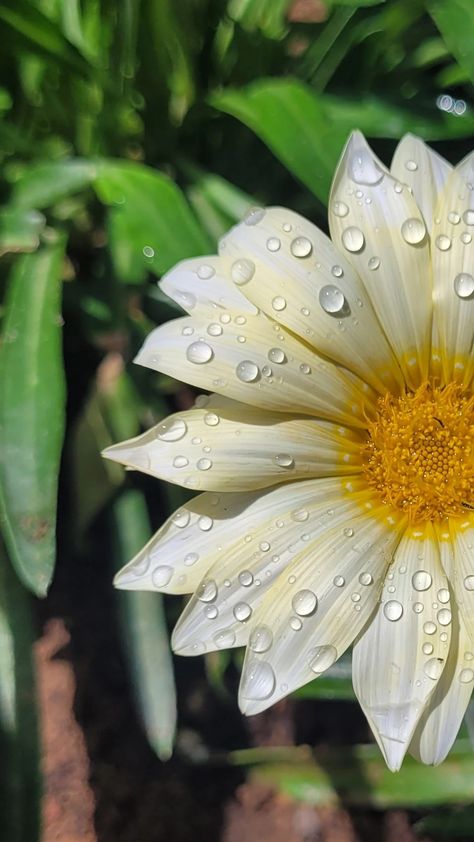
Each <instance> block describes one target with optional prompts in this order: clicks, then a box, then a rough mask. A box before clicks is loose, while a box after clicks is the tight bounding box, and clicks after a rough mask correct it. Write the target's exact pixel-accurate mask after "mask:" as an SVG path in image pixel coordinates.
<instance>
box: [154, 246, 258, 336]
mask: <svg viewBox="0 0 474 842" xmlns="http://www.w3.org/2000/svg"><path fill="white" fill-rule="evenodd" d="M159 286H160V287H161V289H162V290H163V292H165V293H166V295H168V296H169V297H170V298H172V299H173V301H176V303H177V304H179V305H180V307H182V308H183V310H186V312H188V313H190V314H192V315H193V316H199V317H202V318H204V319H212V320H214V319H215V320H217V321H219V316H220V315H222V314H223V313H225V312H226V311H227V310H231V311H232V312H233V313H256V312H257V308H256V307H255V306H254V305H253V304H252V303H251V302H250V301H248V299H247V298H245V296H244V295H243V294H242V292H241V291H240V289H239V288H238V286H236V285H235V284H234V283H232V281H231V279H230V277H229V275H228V273H226V272H225V271H224V267H223V266H222V261H221V259H220V258H219V257H217V256H216V255H213V256H212V257H194V258H192V259H191V260H182V261H181V263H178V264H177V265H176V266H174V267H173V269H171V271H170V272H167V273H166V275H164V277H163V278H162V279H161V281H160V283H159Z"/></svg>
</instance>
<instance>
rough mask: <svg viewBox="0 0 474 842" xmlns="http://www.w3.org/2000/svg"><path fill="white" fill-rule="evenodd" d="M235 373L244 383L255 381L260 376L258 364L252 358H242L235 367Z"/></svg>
mask: <svg viewBox="0 0 474 842" xmlns="http://www.w3.org/2000/svg"><path fill="white" fill-rule="evenodd" d="M235 373H236V375H237V377H238V378H239V380H242V382H243V383H253V382H254V381H255V380H257V379H258V377H259V376H260V371H259V368H258V366H257V365H255V363H253V362H252V361H251V360H242V362H240V363H239V364H238V366H237V368H236V369H235Z"/></svg>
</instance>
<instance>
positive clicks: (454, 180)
mask: <svg viewBox="0 0 474 842" xmlns="http://www.w3.org/2000/svg"><path fill="white" fill-rule="evenodd" d="M432 261H433V285H434V308H435V309H434V313H435V320H436V324H437V329H438V334H439V341H440V348H439V351H440V353H441V358H442V363H443V373H444V378H445V381H446V382H449V381H450V380H452V379H453V378H454V379H457V380H459V381H464V383H465V384H466V385H468V384H469V383H470V382H471V380H472V377H473V374H474V360H473V356H472V350H473V341H474V154H471V155H469V156H468V157H467V158H465V159H464V161H462V162H461V163H460V164H459V166H458V167H456V169H455V170H454V171H453V172H452V174H451V176H450V178H449V179H448V182H447V184H446V187H445V189H444V191H443V193H442V194H441V197H440V200H439V203H438V205H437V208H436V220H435V224H434V227H433V245H432ZM434 350H436V349H434Z"/></svg>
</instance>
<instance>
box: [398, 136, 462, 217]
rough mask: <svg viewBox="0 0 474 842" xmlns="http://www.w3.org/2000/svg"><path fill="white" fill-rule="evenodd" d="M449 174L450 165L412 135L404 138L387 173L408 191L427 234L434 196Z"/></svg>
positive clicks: (434, 200) (433, 206) (433, 207)
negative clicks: (421, 216) (415, 204)
mask: <svg viewBox="0 0 474 842" xmlns="http://www.w3.org/2000/svg"><path fill="white" fill-rule="evenodd" d="M451 170H452V166H451V164H448V162H447V161H445V159H444V158H442V157H441V155H438V153H437V152H435V151H434V150H433V149H430V147H429V146H427V145H426V143H423V141H422V140H421V139H420V138H419V137H415V135H412V134H406V135H405V137H402V139H401V141H400V143H399V144H398V146H397V148H396V150H395V154H394V156H393V160H392V166H391V167H390V171H391V173H392V175H393V177H394V178H396V179H398V181H401V182H402V184H408V186H409V187H410V189H411V190H412V192H413V195H414V197H415V200H416V203H417V205H418V207H419V208H420V210H421V212H422V214H423V218H424V220H425V223H426V227H427V229H428V231H429V232H431V229H432V227H433V216H434V212H435V207H436V202H437V199H438V196H439V194H440V192H441V190H442V188H443V187H444V185H445V184H446V181H447V178H448V176H449V173H450V172H451Z"/></svg>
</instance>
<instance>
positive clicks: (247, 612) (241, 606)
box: [233, 602, 252, 623]
mask: <svg viewBox="0 0 474 842" xmlns="http://www.w3.org/2000/svg"><path fill="white" fill-rule="evenodd" d="M233 613H234V617H235V619H236V620H238V621H239V623H246V622H247V620H248V619H249V617H251V615H252V609H251V607H250V605H248V604H247V603H246V602H238V603H237V605H235V606H234V612H233Z"/></svg>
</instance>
